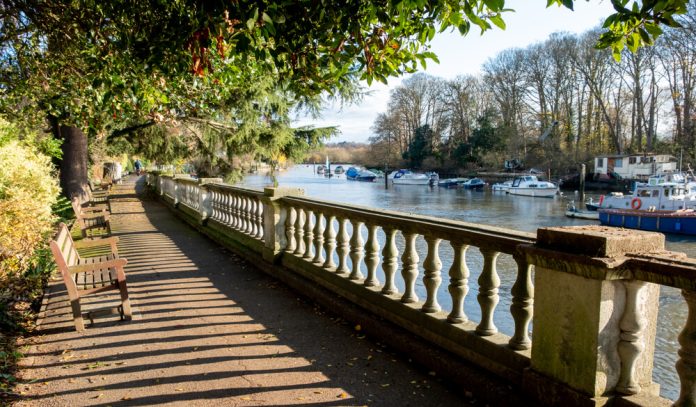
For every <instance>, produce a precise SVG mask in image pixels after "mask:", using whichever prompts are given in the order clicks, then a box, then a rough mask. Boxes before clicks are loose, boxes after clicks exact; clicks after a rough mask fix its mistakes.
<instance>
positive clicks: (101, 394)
mask: <svg viewBox="0 0 696 407" xmlns="http://www.w3.org/2000/svg"><path fill="white" fill-rule="evenodd" d="M102 397H104V393H99V394H97V395H96V396H94V397H92V398H93V399H100V398H102Z"/></svg>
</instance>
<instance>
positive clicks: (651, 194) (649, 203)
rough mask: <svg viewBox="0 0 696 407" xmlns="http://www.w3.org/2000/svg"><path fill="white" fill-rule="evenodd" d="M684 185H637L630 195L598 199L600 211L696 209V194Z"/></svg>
mask: <svg viewBox="0 0 696 407" xmlns="http://www.w3.org/2000/svg"><path fill="white" fill-rule="evenodd" d="M686 188H687V187H686V184H684V183H675V182H663V183H659V184H655V185H650V184H649V183H648V184H638V185H636V188H635V189H634V190H633V193H632V194H628V195H624V194H622V193H621V192H613V193H611V194H609V195H602V196H601V197H600V198H599V205H598V208H599V209H600V210H601V209H633V210H637V211H638V210H640V211H676V210H679V209H696V194H694V193H692V192H690V191H689V190H687V189H686Z"/></svg>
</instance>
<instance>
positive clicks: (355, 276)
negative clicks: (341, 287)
mask: <svg viewBox="0 0 696 407" xmlns="http://www.w3.org/2000/svg"><path fill="white" fill-rule="evenodd" d="M351 223H352V225H353V236H352V237H351V239H350V261H351V263H352V266H353V267H352V268H351V271H350V275H349V276H348V278H349V279H351V280H360V279H361V278H363V274H362V272H361V271H360V263H361V262H362V259H363V257H364V256H365V250H364V249H363V238H362V230H361V229H362V224H363V223H362V222H361V221H359V220H354V221H352V222H351Z"/></svg>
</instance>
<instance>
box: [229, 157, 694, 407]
mask: <svg viewBox="0 0 696 407" xmlns="http://www.w3.org/2000/svg"><path fill="white" fill-rule="evenodd" d="M345 168H347V167H345ZM277 180H278V185H279V186H287V187H299V188H303V189H304V191H305V195H306V196H308V197H313V198H319V199H324V200H330V201H335V202H341V203H347V204H354V205H361V206H368V207H372V208H385V209H389V210H395V211H401V212H406V213H414V214H420V215H428V216H437V217H440V218H446V219H454V220H460V221H465V222H473V223H479V224H484V225H491V226H497V227H505V228H508V229H513V230H519V231H525V232H534V231H536V229H537V228H540V227H546V226H568V225H585V224H597V223H598V222H597V221H591V220H581V219H571V218H568V217H566V216H565V210H566V205H567V203H568V202H569V200H572V199H574V198H575V195H574V194H573V193H572V192H570V193H569V192H565V194H564V196H557V197H555V198H553V199H549V198H531V197H522V196H512V195H507V194H505V193H499V192H492V191H491V190H490V189H486V190H484V191H468V190H462V189H445V188H438V187H434V188H431V187H427V186H412V185H395V186H392V185H390V187H389V189H385V187H384V180H383V179H382V180H378V181H379V182H375V183H365V182H355V181H348V180H346V179H345V177H343V176H339V177H335V178H325V177H324V176H321V175H316V174H314V171H313V167H312V166H305V165H302V166H295V167H292V168H291V169H289V170H287V171H283V172H281V173H280V174H279V175H278V176H277ZM270 184H271V179H270V177H269V176H268V175H250V176H247V177H246V178H245V179H244V180H243V181H242V182H241V183H240V185H243V186H249V187H263V186H268V185H270ZM589 196H593V195H589ZM594 198H595V200H596V199H597V198H598V196H594ZM362 233H363V237H366V234H365V231H364V230H363V232H362ZM379 240H380V247H382V244H383V242H384V235H383V233H381V231H380V234H379ZM397 247H398V248H399V253H403V251H402V250H403V237H402V236H398V238H397ZM417 248H418V252H419V256H420V262H421V273H422V262H423V260H424V259H425V255H426V253H427V252H426V244H425V241H424V239H423V238H422V237H419V238H418V241H417ZM440 248H441V251H440V256H441V259H442V263H443V267H442V270H443V273H442V277H443V281H442V285H441V287H440V290H439V295H438V301H439V302H440V304H441V305H442V308H443V309H444V310H446V311H448V310H449V309H450V308H451V300H450V299H449V295H448V293H447V290H446V287H447V284H449V281H448V278H447V270H448V269H449V265H450V264H451V261H452V254H453V252H452V249H451V247H450V246H449V245H448V244H446V242H445V243H443V244H442V245H441V246H440ZM667 248H668V249H669V250H673V251H679V252H685V253H687V254H688V255H689V257H692V258H694V257H696V237H683V236H676V235H672V236H667ZM467 264H468V265H469V268H470V271H471V276H470V278H469V286H470V291H469V294H468V295H467V298H466V302H465V307H464V309H465V312H466V314H467V316H468V317H469V319H470V320H472V321H480V307H479V305H478V303H477V301H476V293H477V292H478V286H477V282H476V281H477V278H478V275H479V274H480V271H481V265H482V257H481V254H480V253H479V252H478V250H476V249H473V248H472V249H470V250H469V252H468V253H467ZM497 266H498V267H497V268H498V273H499V275H500V279H501V285H500V302H499V304H498V306H497V308H496V313H495V317H494V322H495V324H496V326H498V328H499V329H500V331H501V332H503V333H505V334H507V335H511V334H512V331H513V324H512V319H511V316H510V313H509V309H510V300H511V298H510V288H511V287H512V284H513V283H514V279H515V276H516V265H515V263H514V262H513V261H512V259H511V258H510V257H509V256H504V255H503V256H501V257H500V258H499V259H498V263H497ZM363 272H364V266H363ZM421 276H422V274H421ZM397 280H400V279H399V278H397ZM380 281H384V278H383V275H381V274H380ZM397 285H400V284H398V283H397ZM399 288H400V292H403V285H400V286H399ZM417 292H418V295H419V297H420V298H421V299H424V298H425V289H424V286H423V284H422V281H421V279H420V277H419V280H418V283H417ZM686 314H687V309H686V304H685V303H684V300H683V298H682V296H681V294H680V292H679V291H678V290H676V289H672V288H669V287H662V288H661V293H660V310H659V315H658V327H657V340H656V352H655V369H654V373H653V377H654V381H655V382H657V383H659V384H660V385H661V394H662V396H663V397H667V398H670V399H673V400H674V399H676V398H677V397H678V393H679V379H678V377H677V376H676V372H675V369H674V364H675V362H676V358H677V351H678V349H679V345H678V343H677V336H678V335H679V333H680V332H681V330H682V328H683V327H684V322H685V320H686Z"/></svg>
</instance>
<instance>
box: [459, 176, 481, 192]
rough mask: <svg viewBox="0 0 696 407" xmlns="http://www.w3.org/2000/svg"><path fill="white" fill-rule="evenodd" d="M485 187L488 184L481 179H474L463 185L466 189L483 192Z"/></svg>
mask: <svg viewBox="0 0 696 407" xmlns="http://www.w3.org/2000/svg"><path fill="white" fill-rule="evenodd" d="M484 186H486V183H485V182H483V180H482V179H481V178H472V179H470V180H468V181H466V182H465V183H463V184H462V187H463V188H464V189H476V190H482V189H483V187H484Z"/></svg>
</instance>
